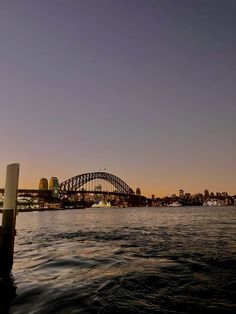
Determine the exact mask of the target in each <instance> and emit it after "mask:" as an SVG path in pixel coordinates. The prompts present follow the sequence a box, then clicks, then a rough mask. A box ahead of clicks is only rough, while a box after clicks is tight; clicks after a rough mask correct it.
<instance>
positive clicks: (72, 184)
mask: <svg viewBox="0 0 236 314" xmlns="http://www.w3.org/2000/svg"><path fill="white" fill-rule="evenodd" d="M95 179H102V180H105V181H107V182H109V183H111V184H112V185H113V186H114V187H115V188H116V189H117V193H119V194H126V195H131V194H132V195H133V194H134V191H133V190H132V189H131V188H130V187H129V186H128V185H127V184H126V183H125V182H124V181H123V180H121V179H120V178H118V177H117V176H114V175H113V174H111V173H107V172H89V173H84V174H80V175H78V176H75V177H72V178H70V179H68V180H66V181H64V182H62V183H60V185H59V190H60V192H62V193H63V192H64V193H66V192H79V189H80V188H81V187H82V186H83V185H84V184H86V183H88V182H89V181H92V180H95Z"/></svg>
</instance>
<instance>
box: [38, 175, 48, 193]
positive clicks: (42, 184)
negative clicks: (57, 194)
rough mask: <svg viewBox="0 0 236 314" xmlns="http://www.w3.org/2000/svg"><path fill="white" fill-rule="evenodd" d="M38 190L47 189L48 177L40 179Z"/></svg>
mask: <svg viewBox="0 0 236 314" xmlns="http://www.w3.org/2000/svg"><path fill="white" fill-rule="evenodd" d="M39 190H48V179H46V178H41V179H40V181H39Z"/></svg>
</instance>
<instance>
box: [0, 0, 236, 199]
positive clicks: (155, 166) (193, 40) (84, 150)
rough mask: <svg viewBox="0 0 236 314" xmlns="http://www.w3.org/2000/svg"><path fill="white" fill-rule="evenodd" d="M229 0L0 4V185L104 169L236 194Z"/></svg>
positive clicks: (133, 183)
mask: <svg viewBox="0 0 236 314" xmlns="http://www.w3.org/2000/svg"><path fill="white" fill-rule="evenodd" d="M235 16H236V1H235V0H220V1H219V0H197V1H196V0H178V1H177V0H168V1H166V0H119V1H117V0H50V1H48V0H40V1H37V0H21V1H19V0H0V143H1V150H0V187H3V186H4V183H5V168H6V165H7V164H10V163H13V162H18V163H20V182H19V186H20V187H21V188H37V187H38V183H39V180H40V178H41V177H47V178H50V177H52V176H57V177H58V179H59V181H60V182H62V181H64V180H66V179H68V178H70V177H72V176H75V175H79V174H82V173H85V172H93V171H98V170H99V169H106V171H107V172H110V173H112V174H114V175H116V176H118V177H120V178H121V179H122V180H124V181H125V182H126V183H127V184H128V185H129V186H130V187H131V188H133V189H134V190H135V189H136V187H140V189H141V192H142V194H143V195H146V196H150V195H151V194H155V195H156V196H164V195H171V194H173V193H178V191H179V189H183V190H184V191H185V192H189V193H198V192H203V191H204V189H206V188H207V189H209V190H210V191H213V192H218V191H219V192H222V191H228V192H229V193H230V194H236V176H235V162H236V145H235V135H236V123H235V119H236V88H235V81H236V60H235V59H236V58H235V56H236V18H235Z"/></svg>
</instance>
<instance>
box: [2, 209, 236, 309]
mask: <svg viewBox="0 0 236 314" xmlns="http://www.w3.org/2000/svg"><path fill="white" fill-rule="evenodd" d="M17 233H18V235H17V237H16V244H15V262H14V268H13V276H14V282H15V283H14V284H15V286H16V288H17V290H16V297H15V295H13V296H12V299H13V301H12V299H10V300H9V304H10V313H200V312H201V313H235V311H236V305H235V303H234V299H235V298H236V244H235V242H236V241H235V240H236V208H235V207H225V208H223V207H219V208H206V207H205V208H204V207H198V208H197V207H196V208H192V207H190V208H183V207H182V208H171V209H170V208H125V209H118V208H115V209H83V210H81V209H80V210H66V211H53V212H32V213H20V214H19V215H18V217H17ZM13 290H14V286H13V289H12V291H13ZM1 302H2V301H1Z"/></svg>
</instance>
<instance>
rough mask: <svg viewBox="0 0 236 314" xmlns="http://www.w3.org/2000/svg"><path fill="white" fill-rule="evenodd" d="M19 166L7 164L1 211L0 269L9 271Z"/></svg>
mask: <svg viewBox="0 0 236 314" xmlns="http://www.w3.org/2000/svg"><path fill="white" fill-rule="evenodd" d="M19 168H20V165H19V164H11V165H8V166H7V173H6V185H5V191H4V204H3V211H2V234H1V247H0V271H7V272H9V271H10V270H11V268H12V265H13V252H14V240H15V224H16V197H17V189H18V180H19Z"/></svg>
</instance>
